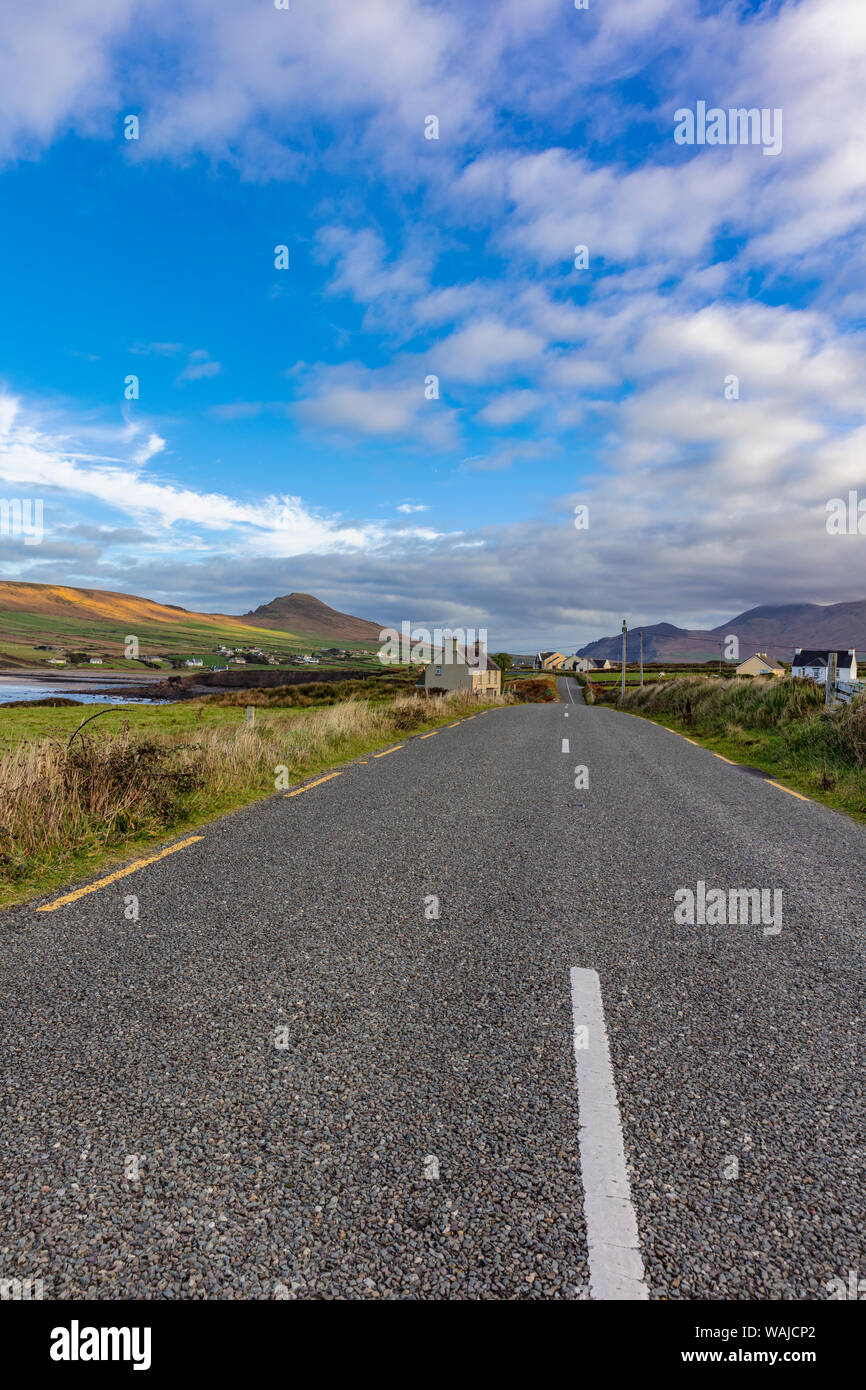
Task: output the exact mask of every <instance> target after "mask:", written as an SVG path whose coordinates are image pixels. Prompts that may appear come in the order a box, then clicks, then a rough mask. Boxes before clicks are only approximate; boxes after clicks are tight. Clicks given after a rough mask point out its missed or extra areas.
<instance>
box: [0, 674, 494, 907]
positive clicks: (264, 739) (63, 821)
mask: <svg viewBox="0 0 866 1390" xmlns="http://www.w3.org/2000/svg"><path fill="white" fill-rule="evenodd" d="M485 703H488V704H490V703H500V704H502V703H510V701H509V700H508V698H507V697H506V698H504V699H500V700H492V701H487V702H485ZM477 707H478V704H477V702H476V701H474V700H473V699H472V697H471V696H469V695H468V694H466V693H463V694H457V695H450V696H431V697H429V698H427V699H419V698H417V697H415V696H403V697H399V698H397V699H396V700H393V701H391V702H390V703H388V704H385V703H381V702H375V703H371V702H367V701H364V700H360V699H350V700H345V701H343V702H342V703H340V704H336V705H330V706H327V707H326V708H324V709H316V710H312V711H310V712H306V711H305V712H303V713H298V714H297V716H296V717H294V718H292V719H291V720H290V721H288V720H280V721H276V720H272V721H267V720H262V721H261V722H260V724H258V725H253V726H252V727H250V728H248V727H247V726H246V725H245V724H239V725H237V726H230V727H217V728H207V727H205V726H202V727H198V726H197V727H196V728H195V731H194V732H192V733H191V732H189V731H187V732H185V733H184V734H174V735H172V734H159V735H155V736H151V737H142V736H141V735H140V734H137V735H132V734H130V731H129V728H128V727H126V728H124V729H123V730H121V732H120V733H118V734H115V735H114V736H106V735H105V734H104V733H102V732H100V731H99V726H98V725H97V726H96V727H95V730H94V731H93V732H89V731H87V730H85V731H84V732H83V733H81V734H80V735H79V736H78V737H77V738H76V739H75V740H74V741H73V742H72V744H71V746H67V744H66V743H65V742H64V741H61V740H57V739H45V740H41V741H39V742H37V743H30V744H26V745H22V746H19V747H18V748H16V749H14V750H13V751H11V752H10V753H8V754H7V755H6V756H5V757H3V758H2V759H0V883H2V882H4V881H5V883H6V884H23V883H27V882H30V881H32V880H34V878H38V877H39V876H40V874H43V873H44V872H45V871H46V870H48V869H50V868H51V867H52V866H54V867H57V866H63V865H69V866H70V867H71V866H81V865H82V864H84V863H85V862H86V861H87V860H88V859H92V858H93V857H99V855H100V854H102V855H105V854H107V853H109V852H111V851H116V850H118V849H120V848H121V847H123V846H124V845H125V844H127V843H129V842H131V841H134V840H140V839H141V838H142V837H148V836H157V835H164V833H165V832H166V831H169V830H172V829H176V828H177V827H179V826H181V825H183V824H184V823H190V822H194V821H196V820H201V819H205V818H207V816H208V815H209V814H217V813H219V811H221V810H225V809H227V808H230V807H233V806H237V805H239V804H242V803H243V802H244V801H250V800H254V799H255V798H256V797H258V796H262V795H266V794H267V793H269V792H273V791H274V790H276V789H277V787H278V786H280V785H284V784H285V783H286V782H288V783H293V782H297V781H299V780H300V779H302V778H303V777H305V776H307V775H309V774H311V773H313V772H316V771H318V770H320V769H322V768H325V767H328V766H332V765H333V764H334V763H337V762H340V761H342V760H345V759H347V758H351V757H353V756H356V755H358V754H359V753H361V752H364V751H367V750H369V749H371V748H375V747H377V746H380V745H381V744H384V743H388V742H389V741H393V740H394V739H395V738H401V737H404V736H405V735H406V734H407V733H411V732H412V731H413V730H415V729H418V728H420V727H422V726H423V725H425V724H427V725H429V724H433V723H436V722H437V721H440V720H442V719H444V718H446V717H454V716H455V715H459V714H461V713H466V712H468V711H469V709H470V708H477ZM278 778H279V779H280V780H279V781H278Z"/></svg>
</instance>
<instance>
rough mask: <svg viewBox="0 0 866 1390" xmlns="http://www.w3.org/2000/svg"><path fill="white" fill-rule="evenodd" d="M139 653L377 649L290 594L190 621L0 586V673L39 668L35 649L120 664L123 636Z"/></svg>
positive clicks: (162, 609)
mask: <svg viewBox="0 0 866 1390" xmlns="http://www.w3.org/2000/svg"><path fill="white" fill-rule="evenodd" d="M129 635H134V636H135V637H137V638H138V639H139V641H140V643H141V650H142V652H147V653H148V654H151V655H152V654H154V653H162V654H164V655H167V656H181V655H186V656H188V655H189V654H190V653H191V652H200V651H201V650H206V651H207V650H211V651H212V650H213V649H215V648H216V647H217V646H218V645H219V644H220V643H224V644H225V645H227V646H250V645H254V644H258V645H259V646H266V647H267V646H270V647H274V648H276V649H279V650H280V651H285V652H289V651H292V650H298V649H299V648H305V647H313V646H331V645H335V643H336V642H337V641H338V642H340V643H341V644H351V645H357V644H358V643H359V642H363V643H364V644H365V645H369V644H370V643H371V642H376V644H377V645H378V636H379V628H378V627H377V626H376V624H375V623H368V622H365V621H364V620H363V619H362V618H352V617H349V616H348V615H347V614H344V613H337V612H335V610H334V609H333V608H328V607H327V605H326V604H324V603H320V602H319V600H318V599H316V598H313V597H312V595H311V594H290V595H288V597H286V598H280V599H274V601H273V603H271V604H264V605H263V607H262V608H260V609H258V610H257V612H256V613H248V614H246V615H245V616H244V617H242V618H241V617H237V616H232V615H231V614H228V613H197V612H195V611H194V610H191V609H187V608H179V607H178V606H177V605H176V604H173V603H155V602H154V601H153V600H152V599H148V598H141V597H139V596H138V595H136V594H123V593H119V592H117V591H115V590H111V589H74V588H71V587H69V586H68V585H64V584H28V583H18V582H15V581H0V665H2V666H4V667H7V668H8V667H10V666H13V667H14V666H16V665H32V664H33V662H34V660H36V661H44V660H45V659H46V657H47V652H43V651H42V650H41V649H42V648H43V647H46V646H48V647H51V648H54V647H58V648H61V649H66V648H69V649H72V650H80V651H84V652H87V653H88V654H91V655H96V654H99V655H100V656H103V655H110V656H113V657H115V658H118V659H119V658H121V657H122V656H123V652H124V644H125V641H126V638H127V636H129Z"/></svg>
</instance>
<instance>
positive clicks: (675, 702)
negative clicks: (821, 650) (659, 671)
mask: <svg viewBox="0 0 866 1390" xmlns="http://www.w3.org/2000/svg"><path fill="white" fill-rule="evenodd" d="M617 703H618V704H619V706H620V707H621V708H622V709H626V710H631V711H633V712H634V713H636V714H643V715H646V716H647V717H648V718H650V719H652V718H657V719H661V720H665V721H668V722H671V723H674V724H677V725H680V726H681V727H683V728H686V729H689V730H690V731H692V732H694V733H697V734H703V735H705V736H708V737H711V738H716V739H719V740H722V741H723V742H726V743H728V744H730V745H732V746H734V747H737V746H739V747H741V748H743V749H744V750H747V751H748V753H749V755H750V757H751V758H752V759H753V760H754V759H756V758H757V759H758V760H759V761H761V762H763V763H764V764H765V765H766V764H767V763H768V762H769V763H771V764H772V766H773V769H774V770H775V771H777V772H778V773H779V775H783V774H784V773H786V772H787V773H789V774H790V775H792V776H794V777H795V778H796V777H797V776H798V775H799V777H800V779H801V781H802V782H803V784H804V785H806V786H807V787H810V788H812V789H814V790H818V791H833V792H835V793H837V795H836V800H837V801H838V803H839V804H841V805H843V806H844V807H845V808H846V809H848V810H854V811H856V812H858V813H864V812H866V696H860V697H858V698H857V699H855V700H852V701H851V702H850V704H847V705H839V706H837V708H836V709H834V710H825V708H824V690H823V687H822V686H819V685H816V684H814V683H813V682H812V681H804V680H792V679H790V678H785V679H779V678H772V679H768V680H762V679H761V678H759V677H758V678H754V679H739V680H738V679H736V678H734V679H730V680H726V681H720V680H707V679H705V678H703V677H700V676H686V677H684V678H683V679H680V680H674V681H669V682H665V683H661V682H660V683H659V684H657V685H649V686H644V687H643V689H636V690H626V693H625V699H620V700H618V702H617Z"/></svg>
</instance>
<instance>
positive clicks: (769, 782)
mask: <svg viewBox="0 0 866 1390" xmlns="http://www.w3.org/2000/svg"><path fill="white" fill-rule="evenodd" d="M627 713H629V714H630V713H631V711H630V710H629V711H627ZM646 722H647V723H648V724H654V725H655V727H656V728H657V729H667V731H668V733H669V734H676V736H677V738H684V739H685V740H686V743H691V744H692V745H693V747H695V748H703V749H705V751H706V752H707V753H712V754H713V757H714V758H721V760H722V762H723V763H727V764H728V766H729V767H745V766H746V764H745V763H735V762H733V761H732V759H731V758H726V757H724V756H723V754H721V753H716V752H714V751H713V749H712V748H707V745H706V744H705V743H697V742H696V740H695V739H693V738H686V736H685V734H681V733H680V732H679V730H678V729H668V726H667V724H657V723H656V721H655V720H654V719H647V721H646ZM764 781H765V782H766V784H767V786H768V787H778V789H779V791H780V792H787V793H788V795H789V796H796V798H797V800H798V801H808V802H809V803H810V804H811V805H812V806H820V805H821V804H822V803H821V802H820V801H815V799H814V797H811V796H804V795H803V793H802V792H794V791H792V790H791V788H790V787H783V786H782V783H781V782H774V781H773V779H772V777H765V778H764Z"/></svg>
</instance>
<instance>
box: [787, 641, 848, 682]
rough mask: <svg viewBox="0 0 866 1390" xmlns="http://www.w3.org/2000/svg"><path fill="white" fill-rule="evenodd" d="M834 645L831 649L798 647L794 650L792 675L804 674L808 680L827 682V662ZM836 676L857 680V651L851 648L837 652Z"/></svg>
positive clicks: (839, 678)
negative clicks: (819, 649)
mask: <svg viewBox="0 0 866 1390" xmlns="http://www.w3.org/2000/svg"><path fill="white" fill-rule="evenodd" d="M831 652H832V647H831V648H830V649H829V650H826V651H825V650H821V651H818V650H812V649H806V648H803V647H796V648H795V650H794V660H793V662H792V663H791V675H792V676H803V677H805V678H807V679H808V680H813V681H818V683H819V684H820V685H825V684H826V682H827V663H828V662H829V660H830V654H831ZM836 678H837V680H840V681H856V679H857V653H856V651H854V650H853V648H852V649H850V650H849V651H841V652H837V653H836Z"/></svg>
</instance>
